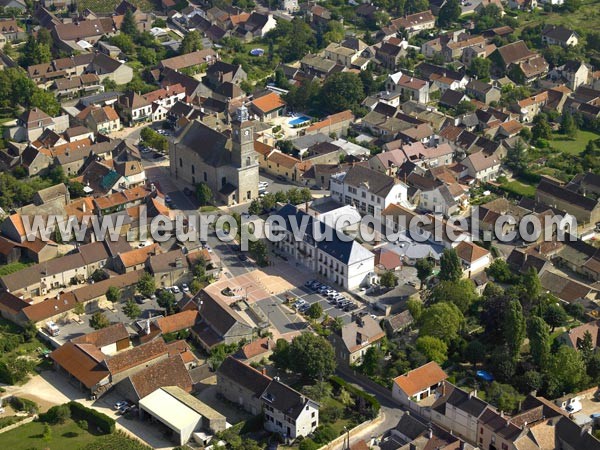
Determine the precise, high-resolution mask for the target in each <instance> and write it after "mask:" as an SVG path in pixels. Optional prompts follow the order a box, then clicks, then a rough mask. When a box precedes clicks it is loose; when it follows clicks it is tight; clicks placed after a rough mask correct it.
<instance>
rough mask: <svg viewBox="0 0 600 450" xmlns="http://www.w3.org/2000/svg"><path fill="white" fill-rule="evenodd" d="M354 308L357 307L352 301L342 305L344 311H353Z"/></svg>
mask: <svg viewBox="0 0 600 450" xmlns="http://www.w3.org/2000/svg"><path fill="white" fill-rule="evenodd" d="M355 309H358V305H357V304H356V303H354V302H350V303H348V304H347V305H346V306H344V311H346V312H350V311H354V310H355Z"/></svg>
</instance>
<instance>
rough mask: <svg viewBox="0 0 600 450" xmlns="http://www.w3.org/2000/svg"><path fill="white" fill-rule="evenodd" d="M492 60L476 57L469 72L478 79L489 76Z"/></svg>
mask: <svg viewBox="0 0 600 450" xmlns="http://www.w3.org/2000/svg"><path fill="white" fill-rule="evenodd" d="M491 67H492V61H491V60H489V59H487V58H474V59H473V61H471V65H470V66H469V73H470V74H471V76H473V77H477V78H478V79H482V78H489V77H490V69H491Z"/></svg>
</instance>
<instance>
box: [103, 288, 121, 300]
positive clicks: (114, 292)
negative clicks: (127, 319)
mask: <svg viewBox="0 0 600 450" xmlns="http://www.w3.org/2000/svg"><path fill="white" fill-rule="evenodd" d="M106 299H107V300H108V301H109V302H113V303H115V302H118V301H120V300H121V289H119V288H118V287H116V286H111V287H109V288H108V290H107V291H106Z"/></svg>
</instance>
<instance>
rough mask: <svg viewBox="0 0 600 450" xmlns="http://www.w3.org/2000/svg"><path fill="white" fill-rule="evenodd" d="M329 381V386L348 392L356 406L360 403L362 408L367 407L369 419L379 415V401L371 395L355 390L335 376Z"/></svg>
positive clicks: (352, 386) (355, 388) (354, 387)
mask: <svg viewBox="0 0 600 450" xmlns="http://www.w3.org/2000/svg"><path fill="white" fill-rule="evenodd" d="M329 381H330V382H331V384H333V386H334V387H335V386H337V387H338V388H344V389H345V390H346V391H348V392H349V393H350V395H352V396H353V397H354V398H355V400H356V403H357V406H359V405H360V404H361V403H362V404H363V405H364V406H368V409H369V410H370V411H369V412H370V414H369V418H370V419H372V418H374V417H375V416H377V414H379V410H380V409H381V405H380V404H379V401H377V399H376V398H375V397H373V396H372V395H370V394H367V393H366V392H365V391H363V390H361V389H359V388H357V387H356V386H354V385H352V384H348V383H347V382H346V381H344V380H343V379H341V378H340V377H338V376H335V375H334V376H332V377H330V378H329Z"/></svg>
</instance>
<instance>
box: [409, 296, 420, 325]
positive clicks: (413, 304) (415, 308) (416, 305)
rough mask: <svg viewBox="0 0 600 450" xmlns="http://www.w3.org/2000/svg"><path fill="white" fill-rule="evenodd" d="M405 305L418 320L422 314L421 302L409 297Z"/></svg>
mask: <svg viewBox="0 0 600 450" xmlns="http://www.w3.org/2000/svg"><path fill="white" fill-rule="evenodd" d="M406 307H407V308H408V311H409V312H410V315H411V316H413V319H415V321H417V322H418V321H419V319H420V318H421V315H422V314H423V302H422V301H421V300H417V299H414V298H411V299H409V300H408V302H406Z"/></svg>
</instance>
